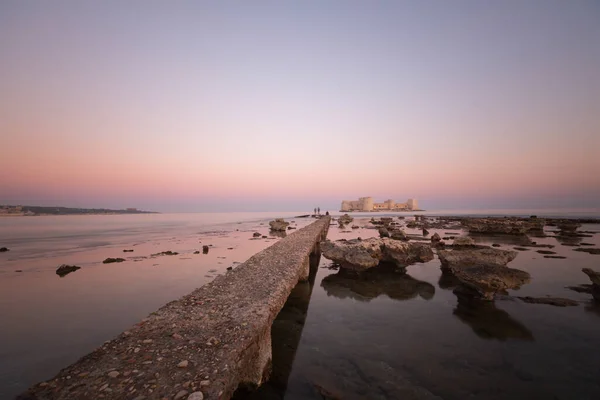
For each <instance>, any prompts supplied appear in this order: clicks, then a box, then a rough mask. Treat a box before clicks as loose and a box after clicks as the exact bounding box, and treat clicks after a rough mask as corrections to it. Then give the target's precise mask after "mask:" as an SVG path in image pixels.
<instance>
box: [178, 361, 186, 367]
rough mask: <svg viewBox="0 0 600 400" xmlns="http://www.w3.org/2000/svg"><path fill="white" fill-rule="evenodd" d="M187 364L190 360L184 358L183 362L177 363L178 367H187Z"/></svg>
mask: <svg viewBox="0 0 600 400" xmlns="http://www.w3.org/2000/svg"><path fill="white" fill-rule="evenodd" d="M187 366H188V360H183V361H182V362H180V363H179V364H177V367H179V368H187Z"/></svg>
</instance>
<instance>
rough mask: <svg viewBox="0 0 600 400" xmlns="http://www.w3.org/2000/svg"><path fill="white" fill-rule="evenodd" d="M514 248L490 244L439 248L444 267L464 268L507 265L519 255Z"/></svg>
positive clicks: (439, 255)
mask: <svg viewBox="0 0 600 400" xmlns="http://www.w3.org/2000/svg"><path fill="white" fill-rule="evenodd" d="M517 254H518V253H517V252H516V251H513V250H500V249H495V248H492V247H488V246H462V247H461V246H459V247H453V248H452V249H448V250H441V249H440V250H438V257H439V259H440V262H441V263H442V268H462V267H467V266H474V265H491V266H506V264H508V263H509V262H511V261H512V260H514V259H515V258H516V257H517Z"/></svg>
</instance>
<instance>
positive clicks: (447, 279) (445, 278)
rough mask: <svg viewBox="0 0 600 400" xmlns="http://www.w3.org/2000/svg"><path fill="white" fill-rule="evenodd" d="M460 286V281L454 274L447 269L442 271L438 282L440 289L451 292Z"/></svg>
mask: <svg viewBox="0 0 600 400" xmlns="http://www.w3.org/2000/svg"><path fill="white" fill-rule="evenodd" d="M459 284H460V280H459V279H458V278H457V277H456V275H454V274H453V273H452V272H449V271H448V270H447V269H442V275H440V279H439V280H438V286H439V287H440V289H446V290H451V289H454V288H455V287H457V286H458V285H459Z"/></svg>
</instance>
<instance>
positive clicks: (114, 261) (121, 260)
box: [102, 257, 125, 264]
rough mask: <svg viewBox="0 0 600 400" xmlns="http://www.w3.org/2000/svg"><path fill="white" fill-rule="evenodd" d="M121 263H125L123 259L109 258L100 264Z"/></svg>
mask: <svg viewBox="0 0 600 400" xmlns="http://www.w3.org/2000/svg"><path fill="white" fill-rule="evenodd" d="M123 261H125V259H124V258H112V257H109V258H107V259H105V260H104V261H102V264H111V263H120V262H123Z"/></svg>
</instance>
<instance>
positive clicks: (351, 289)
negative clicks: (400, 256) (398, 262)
mask: <svg viewBox="0 0 600 400" xmlns="http://www.w3.org/2000/svg"><path fill="white" fill-rule="evenodd" d="M321 286H322V287H323V289H325V291H326V292H327V294H328V295H329V296H335V297H338V298H340V299H345V298H352V299H355V300H359V301H370V300H371V299H374V298H376V297H378V296H381V295H382V294H385V295H387V296H388V297H390V298H392V299H394V300H408V299H412V298H415V297H417V295H418V296H421V297H422V298H424V299H426V300H430V299H432V298H433V296H434V294H435V287H434V286H433V285H431V284H430V283H428V282H423V281H419V280H417V279H415V278H413V277H411V276H410V275H406V274H405V273H403V272H402V271H399V272H398V271H396V269H395V268H394V266H390V265H380V266H379V267H376V268H371V269H369V270H367V271H364V272H362V273H359V274H357V273H354V272H352V271H346V270H344V269H343V268H342V269H340V271H339V272H338V273H337V274H331V275H329V276H326V277H325V278H323V280H322V281H321Z"/></svg>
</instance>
